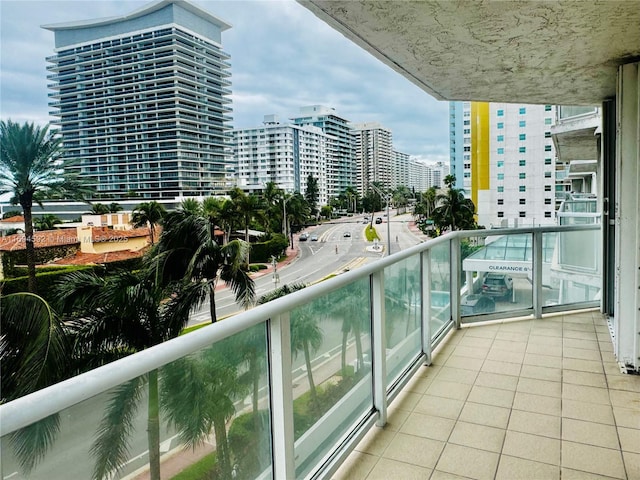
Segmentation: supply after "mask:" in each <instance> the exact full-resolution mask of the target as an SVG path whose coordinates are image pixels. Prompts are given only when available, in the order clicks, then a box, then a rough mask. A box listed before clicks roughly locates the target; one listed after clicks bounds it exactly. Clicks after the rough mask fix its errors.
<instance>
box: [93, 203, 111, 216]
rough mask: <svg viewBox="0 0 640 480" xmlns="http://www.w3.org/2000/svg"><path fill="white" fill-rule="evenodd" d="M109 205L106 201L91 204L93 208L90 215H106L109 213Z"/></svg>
mask: <svg viewBox="0 0 640 480" xmlns="http://www.w3.org/2000/svg"><path fill="white" fill-rule="evenodd" d="M109 212H110V210H109V207H108V206H107V205H105V204H104V203H94V204H92V205H91V210H90V211H89V214H90V215H104V214H105V213H109Z"/></svg>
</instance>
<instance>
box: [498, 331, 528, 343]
mask: <svg viewBox="0 0 640 480" xmlns="http://www.w3.org/2000/svg"><path fill="white" fill-rule="evenodd" d="M528 339H529V334H528V333H518V332H498V333H497V334H496V340H507V341H510V342H526V341H527V340H528Z"/></svg>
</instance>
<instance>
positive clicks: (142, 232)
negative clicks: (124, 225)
mask: <svg viewBox="0 0 640 480" xmlns="http://www.w3.org/2000/svg"><path fill="white" fill-rule="evenodd" d="M148 236H149V228H148V227H142V228H134V229H131V230H114V229H112V228H106V227H93V228H92V229H91V239H92V241H93V242H95V243H99V242H114V241H122V240H126V239H127V238H139V237H148Z"/></svg>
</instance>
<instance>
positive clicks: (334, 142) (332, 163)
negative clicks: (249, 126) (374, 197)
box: [291, 105, 356, 198]
mask: <svg viewBox="0 0 640 480" xmlns="http://www.w3.org/2000/svg"><path fill="white" fill-rule="evenodd" d="M291 121H292V122H293V123H294V125H312V126H314V127H318V128H320V129H322V131H323V132H324V133H325V134H326V135H327V168H326V171H327V195H328V198H332V197H337V196H338V195H340V194H341V193H343V192H344V191H345V189H346V188H347V187H353V186H355V180H356V177H355V172H356V169H355V160H354V154H353V145H352V138H351V127H350V126H349V121H348V120H347V119H345V118H344V117H341V116H340V115H338V114H337V113H336V110H335V109H334V108H330V107H325V106H322V105H311V106H307V107H301V108H300V113H299V115H298V116H297V117H293V118H292V119H291Z"/></svg>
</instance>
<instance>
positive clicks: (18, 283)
mask: <svg viewBox="0 0 640 480" xmlns="http://www.w3.org/2000/svg"><path fill="white" fill-rule="evenodd" d="M96 269H100V267H96V266H92V265H79V266H78V265H73V266H68V267H65V268H57V269H55V270H54V271H46V272H39V271H38V272H37V273H36V288H37V289H38V295H40V296H41V297H42V298H44V299H45V300H46V301H47V302H49V303H51V302H53V301H55V298H54V296H53V286H54V285H55V284H56V283H57V282H58V281H60V280H61V279H62V278H63V277H64V275H67V274H68V273H71V272H76V271H79V270H87V271H92V270H94V271H95V270H96ZM28 281H29V279H28V277H27V276H23V277H16V278H7V279H5V280H3V281H2V282H0V285H1V286H2V294H3V295H9V294H10V293H18V292H28V291H29V288H28Z"/></svg>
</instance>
